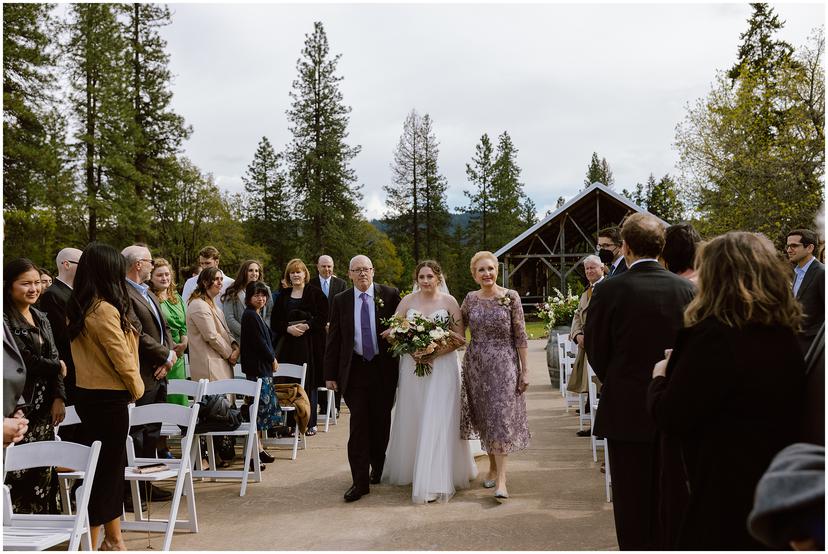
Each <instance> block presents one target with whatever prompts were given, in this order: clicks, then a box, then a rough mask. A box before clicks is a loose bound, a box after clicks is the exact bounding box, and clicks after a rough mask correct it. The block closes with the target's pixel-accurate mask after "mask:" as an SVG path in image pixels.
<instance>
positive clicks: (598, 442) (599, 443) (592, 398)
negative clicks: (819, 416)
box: [587, 362, 612, 502]
mask: <svg viewBox="0 0 828 554" xmlns="http://www.w3.org/2000/svg"><path fill="white" fill-rule="evenodd" d="M587 375H588V379H589V383H588V384H589V406H590V410H591V411H592V417H593V420H592V421H595V418H596V417H597V416H598V404H599V400H598V385H596V384H595V381H594V380H593V379H592V378H593V377H594V376H595V372H594V371H593V370H592V366H591V365H589V363H588V362H587ZM593 429H594V427H593ZM590 439H591V442H592V461H593V462H597V461H598V448H601V449H602V450H603V451H604V488H605V489H606V492H607V502H612V490H611V489H610V487H611V485H612V476H611V475H610V462H609V452H608V449H607V439H599V438H598V437H596V436H595V435H594V434H593V435H592V436H591V437H590Z"/></svg>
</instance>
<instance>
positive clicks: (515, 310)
mask: <svg viewBox="0 0 828 554" xmlns="http://www.w3.org/2000/svg"><path fill="white" fill-rule="evenodd" d="M508 295H509V298H510V299H511V300H512V303H511V309H512V336H513V337H514V339H515V348H526V346H527V342H526V324H525V321H524V319H523V305H522V304H521V303H520V295H519V294H518V293H516V292H515V291H513V290H510V291H509V292H508Z"/></svg>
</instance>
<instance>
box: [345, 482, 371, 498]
mask: <svg viewBox="0 0 828 554" xmlns="http://www.w3.org/2000/svg"><path fill="white" fill-rule="evenodd" d="M369 492H371V491H370V490H368V489H365V490H360V489H358V488H357V486H356V485H351V488H350V489H348V490H347V491H345V502H356V501H357V500H359V499H360V498H362V495H364V494H368V493H369Z"/></svg>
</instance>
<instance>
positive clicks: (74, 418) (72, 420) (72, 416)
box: [60, 406, 81, 425]
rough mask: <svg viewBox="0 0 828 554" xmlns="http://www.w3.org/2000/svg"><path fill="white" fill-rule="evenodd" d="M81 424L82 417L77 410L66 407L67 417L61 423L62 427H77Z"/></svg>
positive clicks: (72, 407)
mask: <svg viewBox="0 0 828 554" xmlns="http://www.w3.org/2000/svg"><path fill="white" fill-rule="evenodd" d="M80 422H81V419H80V416H79V415H78V411H77V410H76V409H75V407H74V406H66V416H65V417H64V418H63V421H61V422H60V424H61V425H77V424H79V423H80Z"/></svg>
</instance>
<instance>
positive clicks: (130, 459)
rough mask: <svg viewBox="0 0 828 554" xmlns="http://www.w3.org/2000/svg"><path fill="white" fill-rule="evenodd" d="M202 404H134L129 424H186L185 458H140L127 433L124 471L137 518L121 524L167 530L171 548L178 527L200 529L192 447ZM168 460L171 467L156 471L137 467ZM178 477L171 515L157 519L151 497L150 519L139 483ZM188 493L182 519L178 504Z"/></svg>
mask: <svg viewBox="0 0 828 554" xmlns="http://www.w3.org/2000/svg"><path fill="white" fill-rule="evenodd" d="M199 407H200V406H199V405H198V404H193V405H192V406H190V407H189V408H185V407H184V406H180V405H178V404H167V403H166V402H160V403H157V404H146V405H144V406H130V409H129V426H130V427H134V426H136V425H147V424H149V423H161V424H162V425H163V424H165V423H167V424H172V425H180V426H182V427H186V429H187V432H186V433H184V436H183V437H182V439H181V458H173V459H168V458H158V457H155V458H138V457H136V456H135V448H134V446H133V444H132V437H131V436H127V468H126V470H125V471H124V478H125V479H126V480H127V481H129V484H130V489H131V492H132V505H133V506H134V507H135V520H134V521H129V520H127V519H126V518H125V517H123V516H122V520H121V528H122V529H124V530H126V531H152V532H156V533H164V545H163V547H162V548H163V550H169V549H170V545H171V544H172V537H173V531H174V530H175V529H187V530H189V531H191V532H193V533H198V516H197V513H196V503H195V490H194V488H193V474H192V460H191V458H190V452H191V451H192V445H193V436H194V435H195V426H196V422H197V421H198V409H199ZM158 463H161V464H165V465H166V466H167V469H165V470H162V471H157V472H154V473H138V472H137V471H136V468H138V467H141V466H146V465H152V464H158ZM169 479H175V488H174V490H173V495H172V504H171V505H170V513H169V517H168V518H167V519H161V518H155V519H153V518H152V517H151V516H152V514H151V513H150V510H151V509H152V504H151V499H148V501H149V502H150V504H149V505H148V507H149V510H148V513H147V517H146V519H145V518H144V512H143V510H141V490H140V487H139V486H138V485H139V483H147V484H149V483H155V482H158V481H164V480H169ZM182 495H184V496H186V497H187V518H188V519H186V520H183V519H178V508H179V506H180V504H181V496H182Z"/></svg>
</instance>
